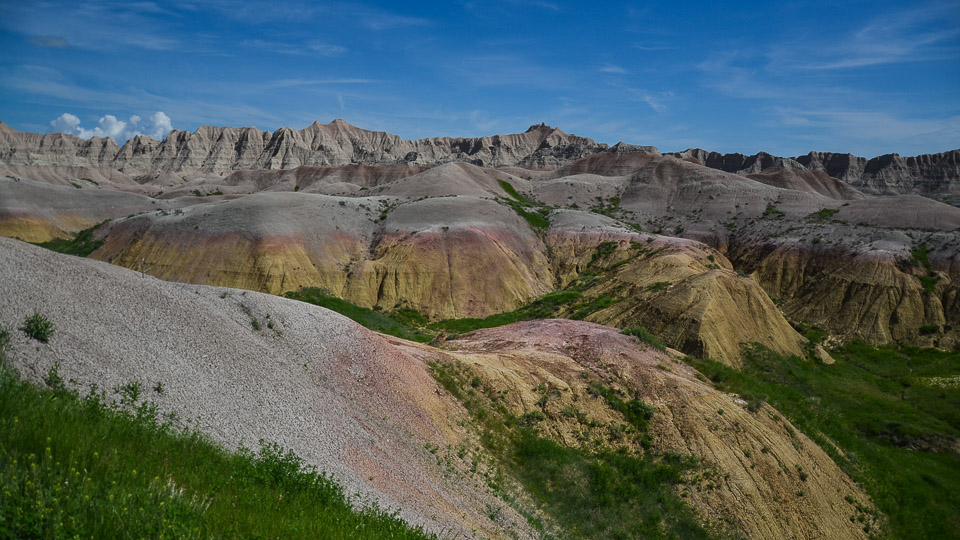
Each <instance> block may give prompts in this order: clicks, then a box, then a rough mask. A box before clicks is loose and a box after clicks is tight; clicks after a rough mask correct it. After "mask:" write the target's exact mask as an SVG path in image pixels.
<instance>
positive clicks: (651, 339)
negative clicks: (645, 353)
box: [621, 326, 667, 351]
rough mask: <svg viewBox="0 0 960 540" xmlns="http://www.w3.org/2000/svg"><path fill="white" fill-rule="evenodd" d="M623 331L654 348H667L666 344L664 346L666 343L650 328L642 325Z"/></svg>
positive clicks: (662, 349) (663, 349)
mask: <svg viewBox="0 0 960 540" xmlns="http://www.w3.org/2000/svg"><path fill="white" fill-rule="evenodd" d="M621 333H622V334H624V335H627V336H633V337H635V338H637V339H639V340H640V341H641V342H643V343H646V344H647V345H650V346H651V347H653V348H654V349H657V350H658V351H665V350H667V348H666V346H664V344H663V343H661V342H660V340H658V339H657V338H656V337H655V336H654V335H653V334H651V333H650V331H649V330H647V329H646V328H644V327H642V326H635V327H633V328H627V329H626V330H624V331H622V332H621Z"/></svg>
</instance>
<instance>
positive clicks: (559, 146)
mask: <svg viewBox="0 0 960 540" xmlns="http://www.w3.org/2000/svg"><path fill="white" fill-rule="evenodd" d="M636 148H641V147H636ZM636 148H634V147H632V146H630V145H618V146H617V147H614V149H611V150H612V151H614V152H618V153H622V152H625V151H633V150H634V149H636ZM607 149H608V146H607V145H605V144H598V143H597V142H595V141H594V140H592V139H588V138H585V137H578V136H576V135H569V134H567V133H564V132H563V131H561V130H560V129H557V128H552V127H549V126H546V125H543V124H541V125H539V126H531V127H530V129H528V130H527V131H526V132H524V133H517V134H511V135H494V136H492V137H478V138H456V137H438V138H431V139H417V140H405V139H402V138H400V137H398V136H396V135H390V134H388V133H384V132H380V131H367V130H365V129H360V128H357V127H355V126H352V125H350V124H348V123H346V122H344V121H343V120H339V119H338V120H334V121H333V122H330V123H329V124H321V123H319V122H314V123H313V124H312V125H310V126H308V127H306V128H304V129H301V130H294V129H291V128H287V127H284V128H280V129H278V130H276V131H274V132H272V133H271V132H269V131H261V130H259V129H257V128H255V127H245V128H233V127H215V126H201V127H200V128H198V129H197V130H196V131H194V132H192V133H191V132H187V131H180V130H173V131H171V132H170V133H169V134H168V135H167V137H166V138H165V139H164V140H163V141H157V140H156V139H153V138H151V137H145V136H137V137H134V138H132V139H130V140H129V141H127V142H126V144H124V145H123V147H122V148H118V147H117V145H116V144H115V143H114V142H113V140H112V139H102V138H93V139H90V140H86V141H85V140H82V139H80V138H78V137H76V136H74V135H69V134H64V133H53V134H47V135H41V134H36V133H23V132H19V131H16V130H14V129H12V128H11V127H10V126H8V125H6V124H3V123H2V122H0V165H5V166H8V167H18V166H19V167H24V166H44V167H46V166H60V167H90V168H100V169H114V170H117V171H122V172H125V173H128V174H135V175H136V174H139V175H146V174H148V173H155V172H157V171H167V172H170V171H224V170H240V169H292V168H296V167H300V166H310V167H326V166H339V165H351V164H354V165H437V164H441V163H448V162H452V161H467V162H470V163H474V164H477V165H493V166H500V165H520V166H524V167H533V168H545V167H559V166H561V165H563V164H565V163H570V162H572V161H575V160H577V159H579V158H581V157H584V156H587V155H590V154H593V153H596V152H602V151H606V150H607Z"/></svg>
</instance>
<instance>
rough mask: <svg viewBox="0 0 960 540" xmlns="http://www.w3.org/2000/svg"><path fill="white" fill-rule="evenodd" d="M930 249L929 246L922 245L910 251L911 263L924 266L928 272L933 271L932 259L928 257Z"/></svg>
mask: <svg viewBox="0 0 960 540" xmlns="http://www.w3.org/2000/svg"><path fill="white" fill-rule="evenodd" d="M928 253H929V249H928V248H927V246H925V245H923V244H920V245H919V246H917V247H915V248H913V249H912V250H911V251H910V262H911V263H913V264H914V265H916V266H922V267H923V268H924V269H925V270H926V271H928V272H929V271H930V270H932V267H931V265H930V257H929V256H928Z"/></svg>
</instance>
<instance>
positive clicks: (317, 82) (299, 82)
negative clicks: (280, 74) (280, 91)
mask: <svg viewBox="0 0 960 540" xmlns="http://www.w3.org/2000/svg"><path fill="white" fill-rule="evenodd" d="M374 82H377V81H375V80H373V79H277V80H274V81H267V82H264V83H262V84H258V85H255V86H256V87H257V88H260V89H262V90H267V89H276V88H293V87H297V86H328V85H338V84H370V83H374Z"/></svg>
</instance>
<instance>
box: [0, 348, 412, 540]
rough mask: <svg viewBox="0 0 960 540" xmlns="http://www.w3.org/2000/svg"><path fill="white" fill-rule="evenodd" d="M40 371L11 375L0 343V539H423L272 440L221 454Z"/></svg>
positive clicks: (143, 407) (145, 410) (194, 435)
mask: <svg viewBox="0 0 960 540" xmlns="http://www.w3.org/2000/svg"><path fill="white" fill-rule="evenodd" d="M8 339H9V333H6V332H0V343H3V342H5V341H7V340H8ZM48 380H52V381H54V382H55V386H56V387H55V388H50V389H41V388H37V387H35V386H33V385H31V384H29V383H27V382H24V381H21V380H19V378H18V377H17V375H16V374H15V372H14V371H13V370H12V369H11V368H10V367H9V366H7V365H5V364H4V363H3V358H2V351H0V537H3V538H75V537H76V538H240V537H243V538H343V539H347V538H358V537H360V538H428V537H429V536H428V535H427V534H425V533H424V532H423V531H422V530H420V529H415V528H412V527H410V526H409V525H407V524H406V523H404V522H403V521H401V520H400V519H399V518H398V517H397V516H396V514H388V513H386V512H383V511H382V510H380V509H378V508H376V507H375V506H373V507H368V508H366V509H365V510H360V511H357V510H354V508H353V506H352V504H351V503H352V500H351V499H350V498H348V497H347V496H346V494H345V493H344V491H343V488H342V487H341V486H339V485H338V484H337V483H335V482H334V481H333V480H331V479H330V478H329V477H327V476H326V475H324V474H322V473H318V472H317V471H316V470H315V469H313V468H311V467H307V466H306V465H305V464H304V463H303V461H301V459H300V458H299V457H297V456H296V455H295V454H294V453H292V452H290V451H284V450H283V449H281V448H280V447H278V446H276V445H273V444H263V443H261V447H260V449H259V451H257V452H253V451H249V450H244V451H241V452H239V453H230V452H227V451H226V450H224V449H223V448H221V447H219V446H217V445H216V444H214V443H212V442H210V441H209V440H208V439H207V438H206V437H205V436H203V435H201V434H200V433H198V432H181V431H177V430H175V429H173V428H172V427H170V424H169V423H164V422H161V419H160V418H158V415H157V410H156V407H155V406H153V405H152V404H150V403H147V402H141V403H139V404H136V405H135V404H134V403H128V404H126V405H120V404H116V403H113V402H108V401H107V398H106V395H105V394H104V393H102V392H101V393H98V392H96V391H93V390H92V391H91V392H90V394H88V395H87V396H86V397H80V396H78V395H77V394H76V393H75V392H72V391H68V390H66V389H64V388H63V386H62V379H59V378H50V377H48ZM132 387H133V386H132V385H125V388H127V391H126V392H125V393H124V397H125V399H129V398H131V397H132V393H131V391H130V390H129V389H130V388H132ZM158 387H159V388H161V389H162V386H161V385H157V386H155V387H154V391H158V390H156V388H158ZM136 388H137V389H138V390H139V389H140V386H139V383H138V384H137V385H136ZM158 392H159V391H158ZM137 394H139V392H138V393H137Z"/></svg>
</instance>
